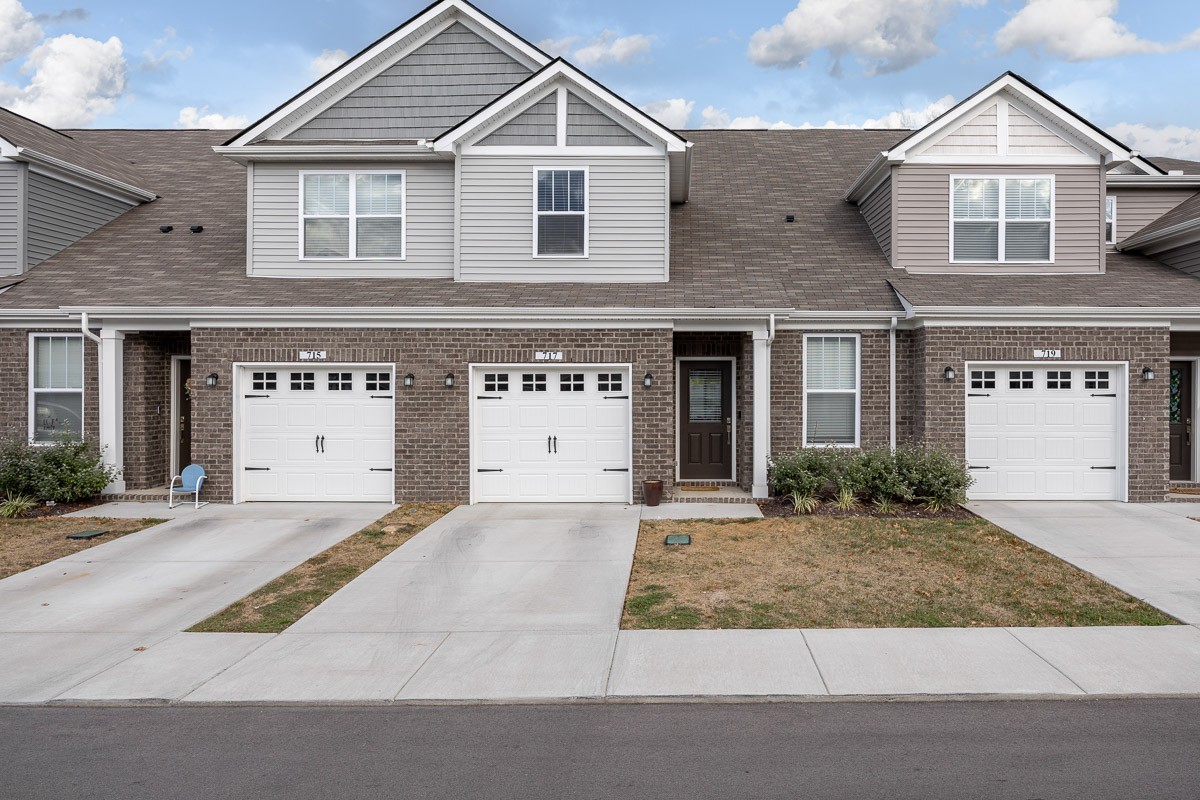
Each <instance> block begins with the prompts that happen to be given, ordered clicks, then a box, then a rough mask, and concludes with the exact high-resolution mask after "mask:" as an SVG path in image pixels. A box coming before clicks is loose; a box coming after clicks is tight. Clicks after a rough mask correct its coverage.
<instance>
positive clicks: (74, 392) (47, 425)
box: [29, 334, 83, 442]
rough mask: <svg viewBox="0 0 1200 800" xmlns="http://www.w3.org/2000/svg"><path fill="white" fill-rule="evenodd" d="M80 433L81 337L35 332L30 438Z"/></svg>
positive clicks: (31, 357)
mask: <svg viewBox="0 0 1200 800" xmlns="http://www.w3.org/2000/svg"><path fill="white" fill-rule="evenodd" d="M82 435H83V337H82V336H77V335H71V334H35V335H34V336H33V337H32V338H31V340H30V348H29V439H30V441H34V442H54V441H58V440H60V439H64V438H79V437H81V436H82Z"/></svg>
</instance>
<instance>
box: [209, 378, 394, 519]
mask: <svg viewBox="0 0 1200 800" xmlns="http://www.w3.org/2000/svg"><path fill="white" fill-rule="evenodd" d="M230 367H231V369H232V376H233V377H232V380H231V381H230V383H231V387H230V388H231V389H232V392H231V397H230V402H231V403H232V404H233V409H232V419H233V442H232V443H231V450H232V452H233V458H232V459H231V461H232V469H233V475H232V476H231V478H232V481H231V482H232V484H233V502H234V504H235V505H236V504H237V503H241V502H244V501H243V500H242V475H243V474H244V472H245V470H243V469H242V462H243V461H244V454H243V453H242V407H243V406H244V405H245V404H244V403H243V402H242V401H243V400H244V399H245V398H244V397H242V395H243V392H244V390H243V388H242V374H243V373H244V372H246V371H247V370H248V369H259V368H262V369H264V370H268V369H269V370H274V371H276V372H282V371H284V370H291V369H295V370H303V371H306V372H318V371H320V370H325V369H350V370H358V369H361V370H367V369H376V370H379V371H385V370H386V371H387V372H389V373H391V376H392V446H391V453H392V499H391V502H392V504H393V505H394V504H395V502H396V482H397V481H398V480H399V476H400V472H399V468H398V464H397V455H396V396H397V392H399V391H400V389H401V388H402V387H400V386H397V385H396V373H397V372H398V370H399V367H398V365H397V364H395V363H392V362H382V361H363V362H355V361H330V362H326V361H299V362H296V361H234V362H233V363H232V364H230ZM312 502H325V501H312Z"/></svg>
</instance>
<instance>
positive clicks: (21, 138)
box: [0, 108, 150, 190]
mask: <svg viewBox="0 0 1200 800" xmlns="http://www.w3.org/2000/svg"><path fill="white" fill-rule="evenodd" d="M127 132H128V131H126V133H127ZM0 139H4V140H5V141H7V142H9V143H11V144H12V145H14V146H16V147H24V148H27V149H29V150H33V151H35V152H38V153H41V154H42V155H45V156H51V157H52V158H57V159H58V160H60V161H65V162H67V163H68V164H73V165H74V166H76V167H83V168H84V169H88V170H91V171H92V172H98V173H100V174H101V175H104V176H105V177H108V178H113V179H115V180H118V181H121V182H122V183H127V184H129V185H131V186H136V187H137V188H139V189H147V190H148V189H149V188H150V187H149V186H147V180H146V177H145V176H144V175H143V174H142V173H141V171H140V170H139V169H138V168H137V166H136V165H134V164H133V163H131V162H130V161H128V160H127V159H123V158H120V157H119V156H116V155H114V154H113V153H110V152H107V151H105V150H100V149H98V148H96V147H92V146H90V145H88V144H87V143H86V142H84V141H82V140H81V139H79V138H76V137H74V136H72V135H70V134H68V133H64V132H62V131H56V130H54V129H53V128H47V127H46V126H44V125H40V124H38V123H36V122H34V121H33V120H31V119H28V118H26V117H22V116H21V115H20V114H15V113H13V112H12V111H9V110H8V109H5V108H0Z"/></svg>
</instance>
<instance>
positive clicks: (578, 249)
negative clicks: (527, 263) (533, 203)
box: [537, 169, 587, 256]
mask: <svg viewBox="0 0 1200 800" xmlns="http://www.w3.org/2000/svg"><path fill="white" fill-rule="evenodd" d="M586 252H587V173H586V172H585V171H584V170H576V169H542V170H538V173H537V254H538V255H539V256H581V255H584V254H585V253H586Z"/></svg>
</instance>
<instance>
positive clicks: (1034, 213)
mask: <svg viewBox="0 0 1200 800" xmlns="http://www.w3.org/2000/svg"><path fill="white" fill-rule="evenodd" d="M951 184H952V191H951V211H950V215H951V221H950V224H951V228H952V232H951V237H950V260H951V261H980V262H1003V261H1008V262H1017V263H1022V262H1025V263H1029V262H1048V261H1052V260H1053V253H1054V246H1053V242H1054V201H1053V196H1054V180H1053V179H1052V178H1049V177H1028V178H1026V177H1021V178H992V177H970V178H967V177H962V178H953V179H952V182H951Z"/></svg>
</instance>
